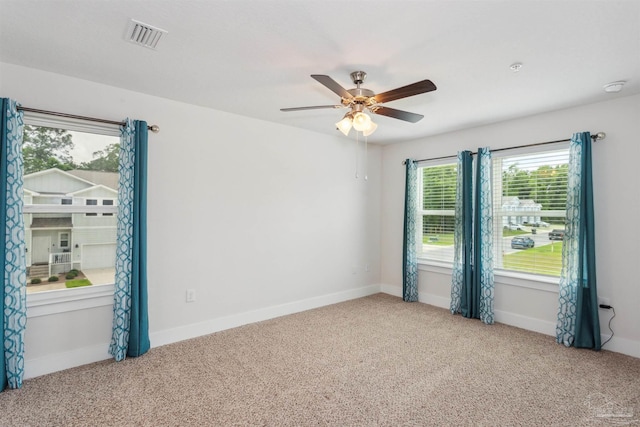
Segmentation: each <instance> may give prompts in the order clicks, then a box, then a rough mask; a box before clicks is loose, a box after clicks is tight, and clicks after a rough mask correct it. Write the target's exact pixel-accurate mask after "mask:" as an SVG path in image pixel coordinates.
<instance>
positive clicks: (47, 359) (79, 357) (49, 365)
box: [24, 284, 380, 379]
mask: <svg viewBox="0 0 640 427" xmlns="http://www.w3.org/2000/svg"><path fill="white" fill-rule="evenodd" d="M378 292H380V285H377V284H376V285H369V286H364V287H361V288H357V289H350V290H348V291H343V292H336V293H333V294H329V295H322V296H318V297H313V298H307V299H304V300H300V301H294V302H290V303H287V304H281V305H277V306H273V307H265V308H262V309H259V310H254V311H249V312H245V313H238V314H234V315H231V316H226V317H222V318H219V319H211V320H208V321H206V322H201V323H195V324H191V325H185V326H182V327H179V328H173V329H168V330H164V331H158V332H153V333H151V334H150V340H151V345H152V347H159V346H162V345H165V344H171V343H174V342H178V341H183V340H186V339H189V338H195V337H199V336H202V335H207V334H211V333H214V332H218V331H222V330H225V329H230V328H235V327H238V326H242V325H246V324H249V323H255V322H260V321H262V320H268V319H273V318H275V317H280V316H285V315H287V314H293V313H298V312H300V311H305V310H310V309H313V308H318V307H322V306H325V305H330V304H336V303H339V302H343V301H348V300H351V299H355V298H361V297H365V296H368V295H373V294H376V293H378ZM108 350H109V343H108V342H105V343H104V344H98V345H94V346H91V347H84V348H79V349H75V350H72V351H68V352H62V353H55V354H50V355H47V356H43V357H39V358H35V359H28V360H25V370H24V371H25V376H24V379H29V378H35V377H39V376H41V375H45V374H50V373H53V372H57V371H62V370H64V369H69V368H75V367H76V366H81V365H86V364H89V363H94V362H100V361H102V360H106V359H109V358H110V357H111V356H110V355H109V353H108Z"/></svg>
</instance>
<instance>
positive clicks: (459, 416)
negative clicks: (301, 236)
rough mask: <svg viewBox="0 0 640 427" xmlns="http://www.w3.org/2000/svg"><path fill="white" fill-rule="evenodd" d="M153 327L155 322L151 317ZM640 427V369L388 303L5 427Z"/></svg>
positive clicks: (179, 360) (230, 345)
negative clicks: (448, 426) (619, 426)
mask: <svg viewBox="0 0 640 427" xmlns="http://www.w3.org/2000/svg"><path fill="white" fill-rule="evenodd" d="M151 320H153V319H151ZM625 422H626V423H627V425H640V359H636V358H632V357H628V356H624V355H621V354H617V353H612V352H608V351H601V352H594V351H590V350H576V349H573V348H565V347H563V346H561V345H558V344H556V343H555V342H554V339H553V338H552V337H549V336H544V335H540V334H536V333H532V332H528V331H524V330H521V329H517V328H513V327H509V326H505V325H500V324H496V325H493V326H486V325H483V324H482V323H480V322H479V321H477V320H468V319H464V318H461V317H460V316H452V315H450V314H449V313H448V312H447V311H446V310H443V309H439V308H435V307H432V306H428V305H424V304H419V303H403V302H402V301H401V300H400V299H398V298H395V297H391V296H388V295H384V294H377V295H374V296H371V297H367V298H361V299H357V300H353V301H348V302H345V303H341V304H336V305H333V306H328V307H323V308H319V309H315V310H310V311H307V312H304V313H298V314H294V315H290V316H285V317H281V318H278V319H273V320H270V321H266V322H261V323H257V324H252V325H247V326H244V327H240V328H236V329H233V330H228V331H224V332H220V333H216V334H213V335H208V336H205V337H200V338H197V339H193V340H189V341H185V342H181V343H177V344H173V345H168V346H164V347H159V348H154V349H152V350H151V351H150V352H149V353H148V354H146V355H145V356H143V357H140V358H137V359H128V360H126V361H124V362H122V363H119V364H116V363H115V362H112V361H106V362H100V363H96V364H92V365H88V366H83V367H79V368H74V369H70V370H67V371H64V372H58V373H55V374H51V375H46V376H42V377H39V378H34V379H32V380H28V381H26V382H25V384H24V386H23V388H22V389H20V390H10V391H5V392H3V393H0V425H1V426H49V425H53V426H109V425H113V426H134V425H135V426H190V425H192V426H445V425H450V426H524V425H535V426H585V425H589V426H600V425H602V426H606V425H622V423H625Z"/></svg>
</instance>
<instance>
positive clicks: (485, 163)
mask: <svg viewBox="0 0 640 427" xmlns="http://www.w3.org/2000/svg"><path fill="white" fill-rule="evenodd" d="M492 197H493V193H492V192H491V152H489V148H479V149H478V159H477V164H476V192H475V212H474V230H473V241H474V245H473V248H474V251H473V266H474V267H473V268H474V275H473V289H474V293H478V295H477V296H475V295H474V301H475V300H477V301H478V304H479V313H478V314H479V318H480V320H481V321H482V322H483V323H486V324H489V325H490V324H492V323H493V320H494V319H493V282H494V278H493V201H492Z"/></svg>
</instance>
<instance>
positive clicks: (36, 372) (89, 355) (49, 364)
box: [24, 342, 111, 379]
mask: <svg viewBox="0 0 640 427" xmlns="http://www.w3.org/2000/svg"><path fill="white" fill-rule="evenodd" d="M110 357H111V356H110V355H109V343H108V342H107V343H104V344H99V345H94V346H91V347H84V348H78V349H75V350H72V351H66V352H63V353H55V354H50V355H47V356H44V357H38V358H36V359H26V360H25V361H24V379H29V378H35V377H39V376H40V375H45V374H50V373H53V372H58V371H63V370H65V369H70V368H75V367H76V366H82V365H86V364H88V363H94V362H100V361H102V360H107V359H109V358H110Z"/></svg>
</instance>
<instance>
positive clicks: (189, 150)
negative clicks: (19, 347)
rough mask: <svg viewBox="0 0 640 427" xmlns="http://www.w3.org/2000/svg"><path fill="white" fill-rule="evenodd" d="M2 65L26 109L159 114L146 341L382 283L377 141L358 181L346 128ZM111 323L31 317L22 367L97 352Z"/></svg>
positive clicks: (92, 314)
mask: <svg viewBox="0 0 640 427" xmlns="http://www.w3.org/2000/svg"><path fill="white" fill-rule="evenodd" d="M0 76H1V77H0V95H1V96H3V97H10V98H13V99H16V100H17V101H18V102H20V103H21V104H22V105H23V106H26V107H32V108H39V109H44V110H52V111H61V112H66V113H72V114H80V115H86V116H90V117H100V118H107V119H113V120H121V119H124V118H125V117H131V118H137V119H143V120H146V121H148V123H149V124H157V125H158V126H160V129H161V131H160V133H159V134H152V133H150V137H149V174H148V182H149V184H148V188H149V194H148V233H149V234H148V245H149V250H148V276H149V318H150V330H151V342H152V346H157V345H161V344H165V343H168V342H173V341H176V340H180V339H184V338H187V337H191V336H196V335H199V334H204V333H208V332H212V331H214V330H219V329H223V328H226V327H231V326H237V325H239V324H242V323H246V322H249V321H255V320H261V319H265V318H269V317H273V316H277V315H281V314H285V313H289V312H294V311H298V310H302V309H306V308H311V307H315V306H319V305H323V304H328V303H332V302H337V301H340V300H344V299H349V298H354V297H358V296H362V295H366V294H369V293H373V292H377V291H378V290H379V285H378V284H379V272H380V197H379V196H380V182H381V176H380V173H381V168H380V152H381V150H380V149H378V148H376V147H370V149H369V163H368V164H369V173H368V177H369V179H368V181H364V180H363V179H359V180H356V179H355V178H354V163H355V156H356V152H355V142H354V141H353V140H351V139H347V138H344V137H338V136H336V137H335V138H334V137H330V136H326V135H320V134H316V133H312V132H307V131H304V130H301V129H297V128H293V127H285V126H280V125H275V124H272V123H268V122H263V121H258V120H253V119H249V118H245V117H241V116H238V115H233V114H228V113H224V112H220V111H215V110H211V109H207V108H201V107H198V106H194V105H188V104H184V103H180V102H175V101H171V100H167V99H162V98H157V97H153V96H148V95H144V94H141V93H135V92H131V91H127V90H122V89H118V88H114V87H109V86H105V85H101V84H96V83H92V82H87V81H83V80H79V79H76V78H71V77H66V76H61V75H56V74H52V73H47V72H42V71H39V70H34V69H29V68H24V67H19V66H15V65H10V64H0ZM274 108H276V107H275V106H274ZM329 124H330V123H329ZM329 124H328V125H329ZM367 265H368V268H367V269H365V266H367ZM365 270H368V271H365ZM187 289H195V291H196V297H197V300H196V302H194V303H186V302H185V293H186V290H187ZM110 327H111V312H110V309H109V308H108V307H107V308H105V307H98V308H90V309H86V308H81V309H79V310H77V311H74V312H71V313H65V314H55V315H43V316H40V317H33V318H29V320H28V325H27V332H26V344H25V345H26V354H25V357H26V359H27V363H26V376H27V377H30V376H34V375H39V374H42V373H46V372H50V371H53V370H56V369H61V368H65V367H69V366H73V365H75V364H79V363H86V362H89V361H93V360H100V359H102V358H106V357H107V347H108V341H109V330H110Z"/></svg>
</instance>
